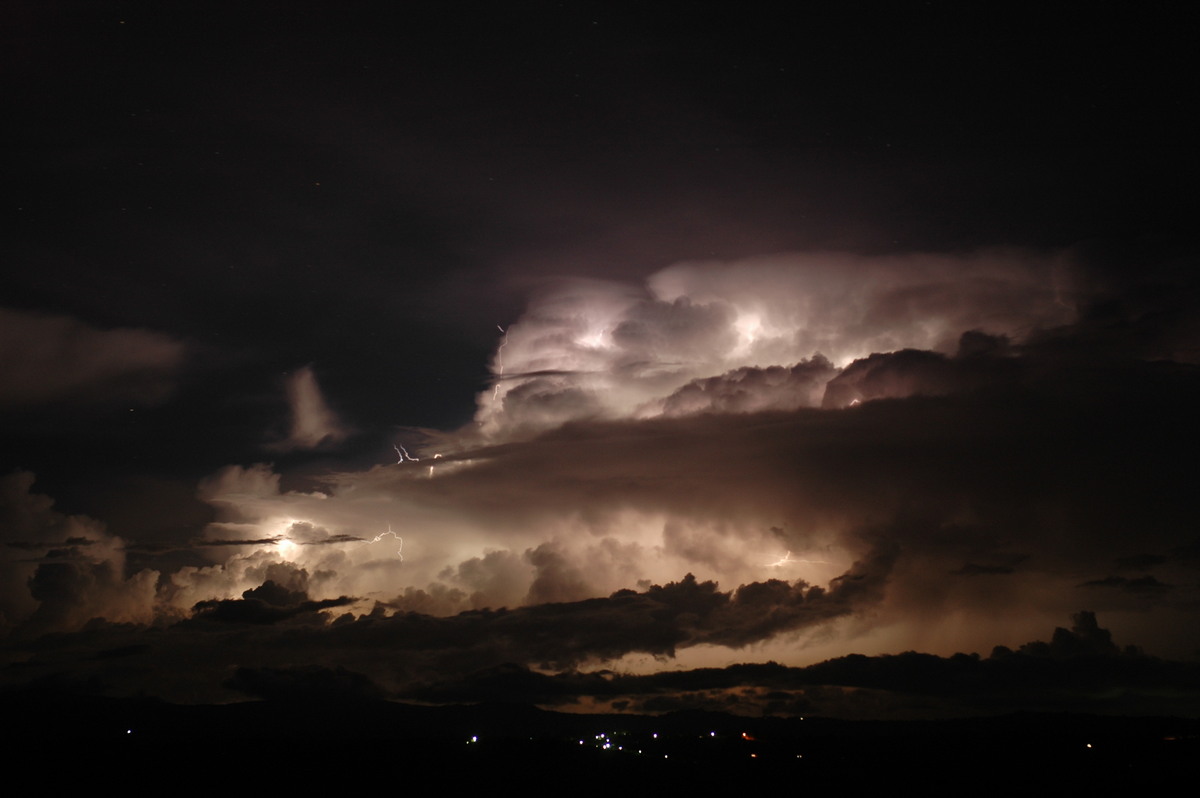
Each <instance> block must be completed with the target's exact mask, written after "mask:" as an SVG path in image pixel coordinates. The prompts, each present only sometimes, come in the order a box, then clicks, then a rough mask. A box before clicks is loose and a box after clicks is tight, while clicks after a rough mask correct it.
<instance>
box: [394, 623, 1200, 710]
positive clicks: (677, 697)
mask: <svg viewBox="0 0 1200 798" xmlns="http://www.w3.org/2000/svg"><path fill="white" fill-rule="evenodd" d="M1098 693H1102V694H1105V695H1106V696H1107V698H1106V699H1105V700H1104V701H1102V702H1101V703H1099V704H1098V703H1097V701H1096V695H1097V694H1098ZM404 695H405V697H408V698H412V699H417V700H427V701H445V702H463V701H488V700H497V699H499V700H508V701H525V702H531V703H540V704H546V705H567V704H571V705H575V706H591V707H603V706H606V705H608V704H613V705H615V704H616V703H621V704H622V705H623V706H624V708H625V709H626V710H628V711H641V712H667V711H678V710H684V709H692V710H694V709H709V710H715V711H724V712H735V713H745V714H750V715H755V716H757V715H759V714H761V713H767V714H787V715H804V714H813V715H826V716H834V717H877V718H878V717H894V716H906V715H907V716H912V715H914V714H916V715H924V716H926V717H947V716H955V715H957V716H970V715H974V714H980V713H983V714H991V713H997V712H1011V711H1013V710H1017V709H1023V710H1036V711H1048V710H1054V711H1063V710H1072V709H1074V710H1078V709H1090V710H1095V709H1097V708H1098V707H1100V706H1103V707H1104V709H1105V710H1107V711H1115V712H1122V711H1128V710H1129V709H1130V708H1133V707H1147V706H1151V705H1153V706H1156V707H1158V708H1159V709H1160V710H1161V711H1168V712H1169V711H1178V707H1180V706H1187V707H1195V706H1196V705H1197V702H1200V670H1198V669H1197V667H1196V665H1195V664H1194V663H1179V662H1169V661H1165V660H1161V659H1157V658H1154V657H1149V656H1146V655H1145V654H1143V653H1141V652H1140V651H1138V650H1136V649H1134V648H1126V649H1123V650H1122V649H1119V648H1118V647H1117V646H1116V645H1115V644H1114V643H1113V642H1112V637H1111V634H1110V633H1109V632H1108V630H1106V629H1103V628H1100V627H1099V626H1098V624H1097V623H1096V619H1095V615H1094V614H1093V613H1090V612H1082V613H1077V614H1076V615H1075V616H1074V623H1073V625H1072V628H1071V629H1064V628H1061V627H1060V628H1058V629H1055V631H1054V634H1053V637H1052V638H1051V641H1050V642H1042V641H1033V642H1030V643H1026V644H1025V645H1022V646H1020V647H1019V649H1018V650H1017V651H1013V650H1010V649H1008V648H1005V647H1003V646H1000V647H996V649H995V650H994V651H993V652H992V653H991V655H990V656H988V657H980V656H979V655H978V654H974V655H967V654H955V655H953V656H949V657H938V656H933V655H929V654H920V653H917V652H913V651H910V652H905V653H902V654H895V655H885V656H875V657H867V656H862V655H850V656H844V657H838V658H836V659H832V660H829V661H826V662H821V663H817V664H815V665H810V666H808V667H803V668H798V667H786V666H783V665H779V664H777V663H774V662H768V663H745V664H738V665H731V666H728V667H725V668H699V669H692V670H677V671H663V672H660V673H656V674H649V675H634V674H621V673H613V672H611V671H605V672H594V673H581V672H578V671H564V672H561V673H557V674H548V673H538V672H535V671H531V670H529V669H527V668H525V667H522V666H519V665H516V664H512V663H510V664H505V665H500V666H496V667H491V668H482V669H479V670H477V671H474V672H472V673H469V674H466V675H464V676H462V677H452V678H448V679H442V680H437V681H433V682H430V683H427V684H423V685H420V686H418V687H415V688H412V689H409V690H406V691H405V692H404ZM585 699H587V700H591V701H592V702H594V703H587V702H586V701H585ZM1172 705H1173V706H1175V707H1176V709H1175V710H1171V709H1170V707H1171V706H1172ZM1185 711H1186V710H1185Z"/></svg>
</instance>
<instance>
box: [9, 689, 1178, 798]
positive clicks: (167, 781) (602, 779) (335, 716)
mask: <svg viewBox="0 0 1200 798" xmlns="http://www.w3.org/2000/svg"><path fill="white" fill-rule="evenodd" d="M0 711H2V712H3V718H4V724H3V728H4V732H3V752H4V758H5V759H6V760H7V761H8V762H9V763H10V767H9V770H10V772H13V771H21V770H27V771H29V772H32V773H40V774H41V775H40V778H41V779H47V780H51V781H53V782H55V783H57V784H59V785H61V786H66V785H68V784H71V783H76V784H86V783H90V784H96V785H99V784H104V783H109V784H117V785H122V786H126V787H129V788H131V789H140V788H144V787H155V786H159V787H163V788H167V787H169V786H170V785H172V784H173V785H175V786H183V785H185V784H189V783H190V784H192V785H193V786H195V787H201V786H202V785H203V784H208V785H209V786H210V787H211V788H212V789H218V790H226V789H233V790H234V791H235V792H237V793H239V794H240V793H243V792H246V791H251V790H258V789H285V788H286V789H294V788H302V789H338V790H341V791H346V790H350V789H352V790H354V791H355V792H359V791H362V792H367V793H370V792H372V791H373V788H372V787H370V786H368V785H371V784H378V781H377V780H378V779H384V782H383V784H385V785H387V788H388V789H389V790H394V789H413V788H415V787H416V783H415V782H414V781H413V779H414V778H420V779H422V782H423V783H424V784H426V785H427V786H429V785H439V786H440V787H441V788H445V789H451V790H454V789H458V788H461V787H476V788H490V789H492V790H497V789H500V788H502V787H504V786H505V785H508V787H509V788H511V787H517V788H518V789H519V790H520V791H521V792H522V793H523V794H534V795H544V794H560V793H566V794H577V793H584V794H587V793H591V792H594V791H600V790H601V789H604V788H607V787H610V786H612V787H617V786H619V788H620V789H622V790H623V791H624V792H626V793H633V794H642V793H648V792H651V791H654V792H658V791H660V790H662V789H672V788H679V787H684V788H692V787H697V788H704V787H717V786H731V787H732V786H738V785H740V786H741V787H742V788H744V789H755V790H757V789H763V790H768V789H771V788H772V785H780V784H790V785H793V786H794V787H795V788H801V789H811V788H837V789H844V790H849V791H850V792H851V793H852V794H858V793H859V792H860V791H861V790H864V789H874V788H887V787H907V788H912V787H917V788H919V789H922V790H923V791H924V792H926V793H928V792H939V793H940V792H950V791H954V792H958V791H964V790H965V791H970V792H974V793H980V792H982V793H998V792H1007V791H1009V790H1012V789H1021V790H1023V791H1026V792H1029V791H1032V792H1034V793H1040V792H1049V791H1051V790H1054V791H1058V790H1059V789H1070V790H1072V791H1073V792H1074V791H1076V790H1080V789H1087V788H1097V787H1099V788H1105V787H1107V788H1111V787H1114V786H1125V787H1158V786H1168V785H1173V786H1175V787H1176V789H1177V788H1178V786H1179V785H1180V782H1179V779H1181V778H1182V779H1185V780H1186V781H1185V782H1184V784H1191V782H1192V779H1193V776H1194V772H1195V767H1196V765H1197V764H1198V763H1200V721H1198V720H1196V719H1181V718H1157V717H1154V718H1150V717H1146V718H1128V717H1124V718H1122V717H1099V716H1090V715H1078V714H1024V713H1020V714H1013V715H1006V716H1000V717H991V718H974V719H965V720H942V721H841V720H830V719H822V718H805V719H800V718H786V719H785V718H740V717H735V716H731V715H722V714H715V713H686V712H684V713H673V714H670V715H665V716H661V717H649V716H634V715H572V714H563V713H555V712H547V711H543V710H540V709H536V708H533V707H528V706H521V705H507V704H484V705H476V706H455V707H425V706H413V705H405V704H397V703H391V702H384V701H354V702H346V701H304V702H300V701H296V702H249V703H241V704H230V705H224V706H180V705H174V704H167V703H163V702H160V701H156V700H151V699H124V700H110V699H101V698H79V697H69V698H68V697H61V696H55V697H47V696H45V695H28V694H9V695H7V696H3V697H0ZM430 778H432V779H434V781H432V782H430V781H429V779H430ZM781 780H782V781H781ZM1193 786H1194V785H1193ZM1188 789H1189V790H1190V789H1191V787H1188ZM502 791H507V790H502Z"/></svg>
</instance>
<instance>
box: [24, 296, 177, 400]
mask: <svg viewBox="0 0 1200 798" xmlns="http://www.w3.org/2000/svg"><path fill="white" fill-rule="evenodd" d="M184 354H185V347H184V345H183V344H182V343H180V342H179V341H176V340H174V339H172V338H170V337H168V336H166V335H163V334H161V333H155V332H150V331H148V330H136V329H115V330H101V329H98V328H96V327H93V326H91V325H89V324H87V323H85V322H82V321H80V320H78V319H75V318H72V317H70V316H60V315H48V314H41V313H30V312H27V311H21V310H11V309H5V308H0V406H7V407H17V408H19V407H24V406H29V405H34V404H40V403H46V402H59V401H70V402H107V401H112V400H120V401H133V402H138V403H141V404H152V403H156V402H159V401H162V399H164V398H165V397H166V396H167V394H168V393H169V392H170V390H171V388H172V386H173V384H174V380H175V373H176V372H177V371H178V369H179V368H180V366H181V365H182V364H183V358H184Z"/></svg>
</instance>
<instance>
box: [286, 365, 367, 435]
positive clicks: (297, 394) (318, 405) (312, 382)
mask: <svg viewBox="0 0 1200 798" xmlns="http://www.w3.org/2000/svg"><path fill="white" fill-rule="evenodd" d="M286 388H287V398H288V405H289V407H290V408H291V413H292V424H291V431H290V432H289V434H288V437H287V440H285V441H283V442H281V443H279V444H277V445H276V448H280V449H313V448H316V447H317V446H320V445H321V444H323V443H337V442H338V441H341V440H344V439H345V437H346V436H347V435H348V434H349V430H348V429H346V427H344V426H343V425H342V423H341V421H339V420H338V417H337V415H336V414H335V413H334V412H333V411H332V410H331V409H330V408H329V405H327V404H326V403H325V397H324V396H322V394H321V387H320V385H318V384H317V375H316V374H315V373H314V372H313V369H312V366H305V367H304V368H302V369H299V370H297V371H296V372H295V373H294V374H292V375H291V376H290V377H288V379H287V383H286Z"/></svg>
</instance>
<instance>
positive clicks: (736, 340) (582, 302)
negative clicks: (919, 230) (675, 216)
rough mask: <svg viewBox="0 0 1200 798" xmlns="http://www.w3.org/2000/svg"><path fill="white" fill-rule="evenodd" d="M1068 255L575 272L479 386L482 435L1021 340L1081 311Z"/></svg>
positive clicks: (765, 400) (779, 387)
mask: <svg viewBox="0 0 1200 798" xmlns="http://www.w3.org/2000/svg"><path fill="white" fill-rule="evenodd" d="M1074 279H1075V278H1074V277H1073V269H1072V266H1071V263H1070V261H1069V259H1068V257H1067V256H1066V255H1064V254H1043V253H1035V252H1028V251H1017V250H1007V251H1004V250H996V251H981V252H975V253H969V254H964V255H943V254H914V255H907V256H860V255H852V254H848V253H836V252H834V253H817V254H791V255H773V256H767V257H762V258H753V259H746V260H742V261H735V262H707V263H684V264H678V265H675V266H671V267H669V268H666V269H663V270H662V271H659V272H657V273H656V274H653V275H651V276H650V277H649V278H647V280H646V281H645V283H644V284H642V285H638V284H623V283H607V282H600V281H595V280H569V281H561V282H558V283H554V284H552V285H550V286H548V287H547V288H546V290H544V291H543V292H542V293H541V294H540V295H538V296H537V297H535V298H534V300H533V301H532V303H531V305H530V307H529V309H528V310H527V311H526V313H525V314H524V315H523V316H522V317H521V318H520V319H519V320H518V321H517V322H515V323H514V324H512V325H511V326H510V327H509V328H508V330H507V332H506V334H505V338H504V341H503V344H502V346H501V348H500V349H499V350H498V352H497V356H496V359H495V361H494V363H493V372H494V374H495V378H496V385H495V387H494V389H493V390H492V391H491V392H488V393H484V394H481V395H480V406H479V413H478V415H477V421H478V424H479V429H480V431H481V432H483V433H484V434H485V435H487V436H490V437H493V438H496V437H500V438H511V437H513V436H518V437H519V436H525V435H528V434H531V433H533V432H536V431H538V430H544V429H547V428H551V427H554V426H558V425H560V424H562V423H564V422H566V421H569V420H573V419H574V420H584V419H606V418H629V417H646V416H654V415H659V414H662V413H666V414H668V415H680V414H685V413H692V412H731V411H732V412H754V411H757V410H762V409H794V408H796V407H806V406H812V405H814V404H816V402H817V396H818V395H819V393H820V386H821V385H823V384H824V382H827V381H828V380H829V379H830V378H831V377H832V376H833V371H832V368H833V367H834V366H844V365H846V364H847V363H850V362H851V361H854V360H856V359H860V358H865V357H867V356H868V355H871V354H872V353H885V352H893V351H896V350H902V349H912V350H922V351H925V352H926V353H927V354H930V355H932V354H933V353H938V352H940V353H953V352H954V351H955V349H956V347H958V346H959V345H960V340H961V336H962V335H963V334H964V333H967V332H968V331H976V332H975V334H976V335H977V336H979V337H980V340H1000V339H1001V337H1002V338H1004V339H1013V340H1022V341H1023V340H1025V339H1027V338H1029V337H1030V336H1031V335H1033V334H1034V333H1037V332H1039V331H1041V330H1046V329H1049V328H1055V327H1060V326H1062V325H1064V324H1068V323H1070V322H1073V321H1074V320H1075V318H1076V315H1077V308H1078V305H1079V303H1080V302H1081V301H1083V300H1084V295H1083V294H1082V293H1081V292H1080V290H1079V289H1078V288H1077V287H1076V286H1075V285H1074Z"/></svg>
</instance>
